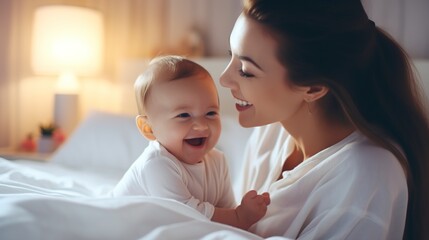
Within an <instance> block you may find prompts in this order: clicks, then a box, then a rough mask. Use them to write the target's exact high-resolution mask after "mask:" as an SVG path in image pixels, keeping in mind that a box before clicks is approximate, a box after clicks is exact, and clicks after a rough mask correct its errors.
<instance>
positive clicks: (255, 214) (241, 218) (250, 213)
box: [212, 190, 270, 230]
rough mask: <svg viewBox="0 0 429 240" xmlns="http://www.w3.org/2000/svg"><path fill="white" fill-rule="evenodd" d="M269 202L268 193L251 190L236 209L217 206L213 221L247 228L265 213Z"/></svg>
mask: <svg viewBox="0 0 429 240" xmlns="http://www.w3.org/2000/svg"><path fill="white" fill-rule="evenodd" d="M269 204H270V196H269V194H268V193H263V194H261V195H258V194H257V192H256V191H255V190H251V191H249V192H247V193H246V194H245V195H244V197H243V199H242V200H241V204H240V205H238V207H236V208H235V209H232V208H230V209H228V208H215V211H214V213H213V217H212V221H215V222H219V223H224V224H228V225H231V226H234V227H238V228H241V229H244V230H247V229H248V228H249V227H250V226H252V225H253V224H254V223H256V222H257V221H259V219H261V218H262V217H263V216H264V215H265V213H266V212H267V206H268V205H269Z"/></svg>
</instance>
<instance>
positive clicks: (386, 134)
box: [243, 0, 429, 239]
mask: <svg viewBox="0 0 429 240" xmlns="http://www.w3.org/2000/svg"><path fill="white" fill-rule="evenodd" d="M243 12H244V14H245V15H246V16H248V17H250V18H252V19H254V20H256V21H258V22H259V23H261V24H263V25H264V26H266V27H267V29H268V30H269V31H270V33H271V34H272V36H273V37H274V38H275V39H277V42H278V48H279V50H278V56H277V57H278V58H279V60H280V61H281V62H282V64H283V65H284V66H285V68H287V69H288V73H289V78H290V80H291V81H292V82H293V84H295V85H300V86H310V85H313V84H322V85H325V86H327V87H328V88H329V89H330V93H329V94H328V95H327V96H326V97H324V98H323V99H322V100H321V103H320V104H321V106H322V109H323V110H324V111H325V114H326V116H327V117H329V118H330V119H332V120H333V121H348V122H351V123H352V124H353V125H354V126H355V127H356V128H357V129H359V131H360V132H362V133H363V134H365V135H366V136H367V137H368V138H370V139H372V140H373V141H374V142H376V143H378V144H379V145H380V146H382V147H384V148H386V149H388V150H389V151H391V152H392V153H393V154H395V156H396V157H397V158H398V160H399V161H400V163H401V164H402V166H403V168H404V171H405V173H406V175H407V178H408V179H407V181H408V191H409V199H408V209H407V219H406V229H405V233H404V238H407V239H429V233H428V229H429V228H428V227H427V224H428V223H429V222H428V217H429V214H428V209H429V208H428V207H427V204H428V203H429V198H428V192H429V185H428V177H427V174H428V173H427V172H428V171H429V166H428V161H429V148H428V147H429V123H428V122H429V121H428V115H427V113H425V110H424V107H423V104H422V97H421V93H419V88H418V86H416V84H417V83H416V77H415V75H414V72H413V69H412V65H411V64H410V61H409V60H408V56H407V54H406V53H405V51H404V50H403V49H402V48H401V47H400V46H399V45H398V44H397V43H396V42H395V41H394V40H393V38H392V37H390V36H389V35H388V34H387V33H386V32H384V31H383V30H382V29H380V28H379V27H377V26H376V25H375V23H374V22H373V21H371V20H369V19H368V16H367V14H366V13H365V10H364V8H363V6H362V3H361V2H360V1H359V0H300V1H294V0H244V10H243ZM392 141H393V142H394V143H392ZM396 144H397V145H399V146H400V148H399V149H398V148H397V147H396V146H397V145H396Z"/></svg>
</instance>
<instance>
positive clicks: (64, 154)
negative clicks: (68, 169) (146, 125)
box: [51, 111, 148, 171]
mask: <svg viewBox="0 0 429 240" xmlns="http://www.w3.org/2000/svg"><path fill="white" fill-rule="evenodd" d="M147 145H148V140H146V139H145V138H144V137H143V136H142V135H141V134H140V132H139V131H138V129H137V127H136V124H135V116H127V115H120V114H115V113H108V112H100V111H92V112H90V113H89V114H88V116H87V117H86V118H85V119H84V120H83V121H82V123H81V124H79V126H78V127H77V129H76V130H75V131H74V132H73V133H72V135H71V136H70V137H69V138H68V139H67V140H66V142H65V143H63V145H62V146H61V147H60V148H59V149H58V150H57V151H56V152H55V153H54V155H53V156H52V158H51V160H52V161H53V162H56V163H60V164H64V165H68V166H72V167H75V168H79V169H85V168H88V167H95V168H101V169H106V168H109V169H114V170H121V171H126V170H127V169H128V168H129V167H130V165H131V164H132V163H133V162H134V161H135V160H136V159H137V158H138V156H140V154H141V153H142V152H143V150H144V149H145V147H146V146H147ZM101 169H100V171H102V170H101Z"/></svg>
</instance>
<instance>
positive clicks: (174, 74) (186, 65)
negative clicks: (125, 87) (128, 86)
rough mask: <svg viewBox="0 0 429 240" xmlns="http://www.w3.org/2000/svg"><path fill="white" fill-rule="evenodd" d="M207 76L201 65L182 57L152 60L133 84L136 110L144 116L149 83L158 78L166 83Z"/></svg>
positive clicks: (161, 57)
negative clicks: (200, 75)
mask: <svg viewBox="0 0 429 240" xmlns="http://www.w3.org/2000/svg"><path fill="white" fill-rule="evenodd" d="M198 74H202V75H206V76H207V75H208V76H210V74H209V72H208V71H207V70H206V69H205V68H203V67H202V66H201V65H199V64H197V63H196V62H193V61H191V60H189V59H186V58H184V57H182V56H176V55H167V56H158V57H155V58H153V59H152V60H151V61H150V63H149V65H148V67H147V69H146V70H145V71H144V72H143V73H142V74H140V75H139V76H138V77H137V79H136V81H135V82H134V93H135V97H136V101H137V110H138V113H139V114H140V115H145V114H146V111H145V102H146V96H147V95H148V92H149V90H150V86H151V83H152V82H153V81H155V80H157V79H159V78H160V77H162V78H163V80H166V81H172V80H176V79H181V78H186V77H190V76H195V75H198Z"/></svg>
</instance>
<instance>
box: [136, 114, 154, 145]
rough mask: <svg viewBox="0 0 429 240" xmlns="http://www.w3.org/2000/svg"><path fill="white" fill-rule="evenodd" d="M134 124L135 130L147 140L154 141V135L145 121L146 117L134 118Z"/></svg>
mask: <svg viewBox="0 0 429 240" xmlns="http://www.w3.org/2000/svg"><path fill="white" fill-rule="evenodd" d="M136 124H137V128H138V129H139V131H140V133H141V134H142V135H143V136H144V137H145V138H147V139H148V140H151V141H153V140H156V137H155V135H153V131H152V127H151V126H150V125H149V123H148V121H147V117H146V116H143V115H138V116H137V117H136Z"/></svg>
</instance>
